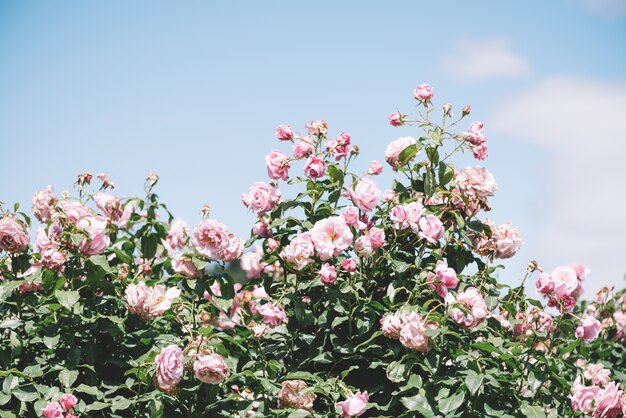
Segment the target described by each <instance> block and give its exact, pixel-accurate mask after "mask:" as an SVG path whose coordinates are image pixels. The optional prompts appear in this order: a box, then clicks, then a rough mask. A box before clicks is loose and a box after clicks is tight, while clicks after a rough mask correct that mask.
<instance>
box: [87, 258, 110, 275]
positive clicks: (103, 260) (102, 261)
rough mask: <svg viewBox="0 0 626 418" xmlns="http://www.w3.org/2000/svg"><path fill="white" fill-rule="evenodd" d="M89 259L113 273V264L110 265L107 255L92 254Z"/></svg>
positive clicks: (107, 271)
mask: <svg viewBox="0 0 626 418" xmlns="http://www.w3.org/2000/svg"><path fill="white" fill-rule="evenodd" d="M89 261H90V262H91V263H92V264H93V265H95V266H98V267H100V268H102V270H104V271H105V272H106V273H109V274H113V271H112V270H111V266H110V265H109V261H108V260H107V259H106V257H105V256H103V255H92V256H91V257H89Z"/></svg>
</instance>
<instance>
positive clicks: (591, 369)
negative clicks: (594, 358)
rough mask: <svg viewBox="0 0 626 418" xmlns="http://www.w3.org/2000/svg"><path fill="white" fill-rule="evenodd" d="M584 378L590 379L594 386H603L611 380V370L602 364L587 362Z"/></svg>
mask: <svg viewBox="0 0 626 418" xmlns="http://www.w3.org/2000/svg"><path fill="white" fill-rule="evenodd" d="M584 374H585V379H588V380H591V383H593V384H594V385H596V386H600V387H604V386H605V385H607V384H608V383H609V382H610V381H611V377H610V376H611V371H610V370H609V369H606V368H604V366H603V365H602V364H589V365H587V368H586V369H585V373H584Z"/></svg>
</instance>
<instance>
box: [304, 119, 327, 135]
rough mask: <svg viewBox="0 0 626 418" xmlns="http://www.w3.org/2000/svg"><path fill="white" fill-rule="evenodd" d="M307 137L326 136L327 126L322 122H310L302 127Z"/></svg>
mask: <svg viewBox="0 0 626 418" xmlns="http://www.w3.org/2000/svg"><path fill="white" fill-rule="evenodd" d="M304 127H305V128H306V129H307V130H308V131H309V135H326V132H328V124H327V123H326V121H323V120H312V121H311V122H309V123H307V124H306V125H305V126H304Z"/></svg>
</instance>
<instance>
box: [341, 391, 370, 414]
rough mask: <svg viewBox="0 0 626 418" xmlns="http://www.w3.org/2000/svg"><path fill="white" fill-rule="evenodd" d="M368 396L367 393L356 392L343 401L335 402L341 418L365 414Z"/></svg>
mask: <svg viewBox="0 0 626 418" xmlns="http://www.w3.org/2000/svg"><path fill="white" fill-rule="evenodd" d="M368 400H369V395H368V394H367V391H365V392H361V391H358V392H357V393H355V394H354V395H352V396H349V397H348V398H346V400H345V401H341V402H337V403H336V405H337V408H341V416H342V417H344V418H352V417H358V416H360V415H363V413H365V410H366V409H367V401H368Z"/></svg>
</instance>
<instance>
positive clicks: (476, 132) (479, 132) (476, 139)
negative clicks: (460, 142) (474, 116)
mask: <svg viewBox="0 0 626 418" xmlns="http://www.w3.org/2000/svg"><path fill="white" fill-rule="evenodd" d="M465 140H466V141H468V142H469V143H471V144H472V145H482V144H484V143H485V142H486V141H487V138H485V135H484V134H483V123H482V122H472V123H471V124H470V127H469V131H468V132H465Z"/></svg>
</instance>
